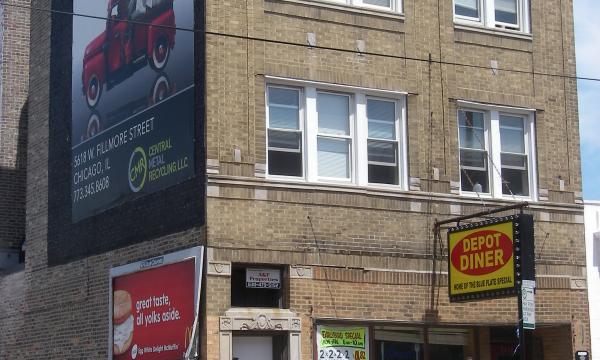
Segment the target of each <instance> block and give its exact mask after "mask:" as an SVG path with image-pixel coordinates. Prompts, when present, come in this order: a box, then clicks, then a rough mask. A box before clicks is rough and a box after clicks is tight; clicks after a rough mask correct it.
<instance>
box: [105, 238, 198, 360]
mask: <svg viewBox="0 0 600 360" xmlns="http://www.w3.org/2000/svg"><path fill="white" fill-rule="evenodd" d="M202 251H203V249H202V248H201V247H198V248H192V249H188V250H183V251H179V252H177V253H173V254H169V255H164V256H159V257H156V258H152V259H148V260H144V261H140V262H137V263H133V264H128V265H124V266H120V267H117V268H113V269H111V282H110V283H111V287H112V288H111V291H110V303H111V306H110V317H109V322H110V324H111V328H110V331H109V333H110V334H111V336H110V342H109V349H110V350H109V353H110V354H111V357H110V358H112V359H118V360H129V359H131V360H133V359H142V360H163V359H164V360H167V359H182V358H189V357H193V356H196V355H197V350H198V349H197V348H196V347H195V346H194V345H195V344H196V341H197V337H198V334H197V331H198V306H199V295H200V281H201V271H202Z"/></svg>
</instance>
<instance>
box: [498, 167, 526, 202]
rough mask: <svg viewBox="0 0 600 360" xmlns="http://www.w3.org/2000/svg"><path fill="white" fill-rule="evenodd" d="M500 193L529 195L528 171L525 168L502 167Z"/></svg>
mask: <svg viewBox="0 0 600 360" xmlns="http://www.w3.org/2000/svg"><path fill="white" fill-rule="evenodd" d="M502 181H503V184H502V193H503V194H505V195H511V193H512V194H513V195H520V196H529V172H528V171H527V170H517V169H507V168H504V167H503V168H502Z"/></svg>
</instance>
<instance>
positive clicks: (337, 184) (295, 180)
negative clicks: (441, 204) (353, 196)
mask: <svg viewBox="0 0 600 360" xmlns="http://www.w3.org/2000/svg"><path fill="white" fill-rule="evenodd" d="M265 180H267V181H278V182H282V183H286V182H289V183H294V184H300V185H307V186H316V187H319V186H322V187H329V186H332V187H339V188H347V189H357V190H380V191H393V192H398V191H400V192H402V191H408V189H407V188H405V187H404V186H402V185H387V184H377V183H369V184H367V185H357V184H355V183H353V182H350V181H335V180H319V181H307V180H305V179H304V178H295V177H285V176H272V175H271V176H269V175H267V176H266V178H265Z"/></svg>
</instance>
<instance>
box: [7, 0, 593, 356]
mask: <svg viewBox="0 0 600 360" xmlns="http://www.w3.org/2000/svg"><path fill="white" fill-rule="evenodd" d="M176 1H187V0H176ZM190 1H191V0H190ZM56 3H57V2H54V5H56ZM32 4H33V5H34V6H35V7H36V8H41V9H50V7H51V5H52V4H53V2H52V1H50V0H36V1H33V2H32ZM200 12H201V13H202V14H203V19H204V24H205V27H206V34H205V50H204V51H205V52H204V56H205V61H204V65H205V66H204V68H205V75H206V76H205V82H204V84H205V93H206V96H205V97H204V99H203V105H204V109H205V115H206V116H205V133H206V135H205V145H206V149H205V150H206V154H205V156H206V175H207V176H206V179H207V180H206V181H207V183H206V219H205V225H204V226H193V227H191V228H189V229H187V230H183V231H178V232H172V233H170V234H164V233H163V234H160V236H153V237H149V238H148V239H147V241H143V242H140V243H138V244H132V245H127V246H120V247H117V248H115V249H112V250H109V251H104V252H99V253H96V254H90V255H89V256H84V257H80V258H77V259H74V260H72V261H68V262H65V263H61V264H52V263H51V261H49V252H50V251H51V250H54V251H55V250H56V249H51V248H52V246H54V244H53V243H51V242H49V238H48V226H49V225H48V218H49V214H51V213H52V212H53V211H55V210H56V209H53V208H51V207H50V206H49V205H48V203H49V200H48V199H49V195H48V194H49V193H51V192H52V191H51V189H49V185H48V178H47V174H48V171H51V170H52V169H49V168H48V163H49V161H50V160H49V155H48V151H47V150H48V147H49V145H48V144H49V141H50V142H51V141H52V139H49V137H50V135H49V133H51V132H49V131H48V128H49V126H51V121H52V118H51V117H50V115H49V113H55V114H60V111H61V110H60V108H58V109H57V106H58V105H56V104H53V103H52V101H51V100H50V99H51V98H52V92H53V91H54V88H53V87H52V86H51V84H52V82H51V80H49V79H52V76H60V74H58V75H56V74H53V73H52V69H53V68H52V64H51V59H53V58H54V54H53V52H56V51H57V50H56V49H53V48H52V44H53V43H55V42H53V41H56V39H55V37H56V35H55V36H54V37H53V36H52V33H53V31H58V30H56V29H57V28H59V26H58V25H57V22H58V23H59V24H60V23H61V21H63V20H60V19H62V18H61V16H64V14H59V13H55V14H53V15H51V14H50V12H48V11H33V12H32V13H31V23H32V24H34V26H33V28H32V32H31V50H32V60H31V62H30V75H31V80H30V87H29V90H30V92H31V93H32V94H36V95H35V96H34V97H32V98H31V100H30V102H29V126H28V128H29V129H28V144H29V145H28V154H29V157H28V159H27V165H28V168H27V174H28V182H27V231H26V235H27V256H26V261H25V270H24V271H23V272H20V273H17V274H13V275H11V277H10V278H9V277H4V278H0V281H1V282H2V283H3V284H4V283H5V284H10V286H3V287H2V288H0V292H2V295H3V296H2V298H3V299H7V301H6V302H5V304H3V305H2V306H3V307H4V309H3V310H2V311H3V313H2V314H3V315H2V316H3V319H8V320H9V321H8V322H7V324H9V326H7V327H2V330H1V331H2V333H1V335H2V338H1V340H0V357H3V358H37V357H48V358H105V357H107V354H108V353H109V352H110V351H111V350H109V349H108V348H107V339H109V333H110V332H111V331H112V330H111V329H110V326H109V324H108V321H107V318H108V313H109V301H108V299H109V283H108V279H109V277H108V273H109V270H110V269H111V268H113V267H115V266H119V265H123V264H127V263H131V262H134V261H138V260H140V259H147V258H152V257H155V256H160V255H163V254H167V253H170V252H173V251H175V250H179V249H181V248H186V247H192V246H196V245H204V246H206V271H205V277H204V279H203V282H202V284H203V295H202V311H201V319H200V322H201V324H202V326H201V332H200V348H201V358H202V359H207V360H217V359H218V360H224V359H232V358H238V359H246V358H249V359H252V358H256V359H267V360H268V359H289V360H297V359H303V360H308V359H321V358H329V357H330V356H338V355H339V356H341V357H340V358H343V357H347V358H348V359H361V357H360V356H361V354H360V353H359V354H358V358H357V357H356V356H357V355H356V354H343V353H340V354H328V353H327V351H324V352H322V353H321V352H320V351H319V350H322V348H321V347H320V345H319V342H320V340H321V339H320V338H319V337H318V336H317V329H323V328H331V329H334V330H335V329H354V330H357V329H358V330H357V331H358V332H359V333H360V332H361V331H364V333H366V334H367V335H366V338H364V337H363V340H364V342H365V343H366V344H363V347H366V352H365V353H363V354H362V356H363V357H362V358H364V359H371V358H373V359H482V360H488V359H489V360H499V359H507V358H512V353H513V351H514V348H515V345H516V343H517V340H516V336H515V328H516V324H517V322H518V316H517V300H516V298H515V297H509V298H502V299H494V300H481V301H476V302H464V303H450V302H449V300H448V287H447V272H446V268H447V263H446V260H445V259H446V255H447V249H445V245H443V244H442V246H441V247H442V249H441V250H440V249H439V246H437V245H436V242H437V241H439V239H437V238H436V237H435V236H434V232H433V231H432V228H433V225H434V222H435V221H436V219H440V220H441V219H447V218H452V217H455V216H459V215H467V214H471V213H476V212H480V211H483V210H488V209H492V208H495V207H499V206H504V205H511V204H515V203H518V202H521V201H527V202H529V203H530V205H529V206H528V207H527V208H526V210H525V211H526V212H527V213H530V214H532V215H533V216H534V219H535V224H536V226H535V243H536V254H535V258H536V271H537V279H536V282H537V292H536V320H537V325H536V326H537V328H536V329H535V330H533V331H531V332H528V342H527V353H528V358H530V359H547V360H551V359H568V358H573V356H574V352H575V351H580V350H581V351H589V350H590V334H589V319H588V302H587V290H586V280H585V278H586V262H585V246H584V227H583V205H582V200H581V172H580V159H579V134H578V118H577V89H576V82H575V80H574V79H571V78H569V77H561V76H553V75H555V74H566V75H568V76H574V75H575V52H574V40H573V39H574V35H573V12H572V1H559V0H546V1H542V0H514V1H508V0H506V1H505V0H473V1H469V0H455V1H454V2H450V1H442V2H440V1H433V0H418V1H417V0H387V1H386V0H339V1H338V0H331V1H325V0H323V1H320V0H251V1H238V0H234V1H229V2H223V1H219V0H207V1H206V3H205V10H204V12H202V11H200ZM51 30H52V31H51ZM196 36H197V37H198V36H199V35H198V34H197V35H196ZM199 67H200V66H199ZM200 68H201V67H200ZM54 69H56V68H54ZM183 201H185V200H183ZM161 211H164V212H165V215H166V214H167V213H168V212H173V211H176V209H171V208H170V209H168V211H167V209H162V210H161ZM508 214H511V212H506V213H504V214H503V215H508ZM198 216H200V215H198ZM82 236H83V235H82ZM444 236H445V231H443V232H442V239H443V238H444ZM442 242H443V241H442ZM436 246H437V248H438V252H439V253H438V254H437V255H438V257H439V258H440V259H442V260H441V262H440V261H438V262H437V269H438V271H437V272H436V274H437V275H438V276H437V278H436V279H437V280H436V282H435V283H433V285H434V286H432V266H433V262H432V257H433V256H432V255H433V251H434V248H435V247H436ZM440 269H441V270H440ZM257 273H262V274H267V275H266V276H268V277H269V278H271V279H272V281H271V283H272V284H274V287H275V288H274V289H270V290H265V289H256V288H252V287H251V286H248V284H247V282H248V279H249V276H251V275H252V274H257ZM257 276H258V275H257ZM263 284H264V282H263ZM65 311H68V314H65ZM332 331H333V330H332ZM365 339H366V340H365Z"/></svg>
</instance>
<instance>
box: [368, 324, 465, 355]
mask: <svg viewBox="0 0 600 360" xmlns="http://www.w3.org/2000/svg"><path fill="white" fill-rule="evenodd" d="M471 333H472V331H471V330H470V329H454V328H429V329H427V328H419V327H375V346H376V359H378V360H427V359H444V360H464V359H465V358H466V357H468V356H473V345H472V344H471V342H472V341H471V338H472V336H471ZM425 335H426V336H425Z"/></svg>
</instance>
